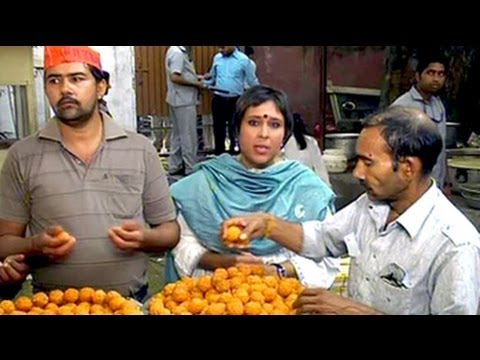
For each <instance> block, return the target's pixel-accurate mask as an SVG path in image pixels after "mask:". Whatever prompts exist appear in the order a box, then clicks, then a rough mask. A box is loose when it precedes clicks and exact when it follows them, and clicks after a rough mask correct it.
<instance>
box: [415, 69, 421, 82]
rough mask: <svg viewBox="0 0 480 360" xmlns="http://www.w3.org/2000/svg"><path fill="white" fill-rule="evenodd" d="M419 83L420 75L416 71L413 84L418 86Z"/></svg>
mask: <svg viewBox="0 0 480 360" xmlns="http://www.w3.org/2000/svg"><path fill="white" fill-rule="evenodd" d="M419 82H420V73H419V72H418V71H417V72H415V83H416V84H418V83H419Z"/></svg>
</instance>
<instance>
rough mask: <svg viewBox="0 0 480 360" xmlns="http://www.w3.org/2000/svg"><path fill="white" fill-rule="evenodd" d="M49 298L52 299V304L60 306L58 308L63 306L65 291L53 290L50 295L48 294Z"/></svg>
mask: <svg viewBox="0 0 480 360" xmlns="http://www.w3.org/2000/svg"><path fill="white" fill-rule="evenodd" d="M48 297H49V299H50V302H52V303H54V304H56V305H58V306H61V305H63V291H62V290H58V289H56V290H52V291H50V293H49V294H48Z"/></svg>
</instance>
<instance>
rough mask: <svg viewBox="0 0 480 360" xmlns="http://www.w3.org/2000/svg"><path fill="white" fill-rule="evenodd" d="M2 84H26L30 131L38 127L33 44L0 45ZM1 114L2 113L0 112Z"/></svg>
mask: <svg viewBox="0 0 480 360" xmlns="http://www.w3.org/2000/svg"><path fill="white" fill-rule="evenodd" d="M0 69H2V70H0V85H24V86H25V87H26V93H27V113H28V114H27V116H28V123H29V128H30V129H29V130H30V132H34V131H35V130H36V129H37V125H36V124H37V123H36V119H35V114H36V101H35V90H34V78H33V56H32V47H31V46H0ZM0 115H1V114H0Z"/></svg>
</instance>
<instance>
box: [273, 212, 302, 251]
mask: <svg viewBox="0 0 480 360" xmlns="http://www.w3.org/2000/svg"><path fill="white" fill-rule="evenodd" d="M266 216H267V219H266V230H265V236H266V237H268V238H270V239H272V240H275V241H276V242H277V243H279V244H280V245H283V246H284V247H286V248H287V249H289V250H292V251H293V252H295V253H297V254H299V253H300V252H301V251H302V248H303V227H302V225H301V224H295V223H291V222H286V221H284V220H281V219H279V218H277V217H275V216H273V215H267V214H266Z"/></svg>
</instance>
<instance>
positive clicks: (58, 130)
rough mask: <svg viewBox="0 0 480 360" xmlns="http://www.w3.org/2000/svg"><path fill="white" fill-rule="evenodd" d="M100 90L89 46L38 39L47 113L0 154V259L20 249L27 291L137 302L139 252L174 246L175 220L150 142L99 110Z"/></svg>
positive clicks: (142, 273) (101, 77)
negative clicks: (86, 290)
mask: <svg viewBox="0 0 480 360" xmlns="http://www.w3.org/2000/svg"><path fill="white" fill-rule="evenodd" d="M106 90H107V82H106V81H105V74H104V72H103V70H102V66H101V61H100V55H99V54H98V53H97V52H95V51H94V50H92V49H90V48H89V47H86V46H46V47H45V91H46V94H47V97H48V100H49V102H50V105H51V107H52V109H53V111H54V112H55V117H53V118H52V119H50V120H49V122H48V123H47V125H46V127H45V128H43V129H42V130H40V131H39V132H38V133H36V134H34V135H32V136H29V137H27V138H25V139H23V140H21V141H19V142H17V143H16V144H15V145H14V146H12V147H11V148H10V151H9V154H8V156H7V158H6V160H5V163H4V167H3V169H2V173H1V175H0V258H4V257H6V256H8V255H12V254H23V255H25V256H26V257H27V262H28V263H29V265H30V266H31V269H32V276H33V286H34V290H40V289H42V290H49V289H55V288H60V289H66V288H69V287H74V288H80V287H85V286H90V287H93V288H102V289H105V290H109V289H114V290H117V291H119V292H120V293H121V294H122V295H124V296H132V297H135V298H136V299H138V300H140V301H141V300H143V299H144V298H145V296H146V294H147V278H146V272H147V264H148V257H147V255H146V254H145V252H146V251H160V250H164V249H166V248H170V247H173V246H175V245H176V243H177V242H178V238H179V228H178V224H177V222H176V213H175V208H174V205H173V202H172V200H171V196H170V192H169V189H168V183H167V179H166V176H165V173H164V171H163V169H162V167H161V164H160V160H159V158H158V155H157V152H156V150H155V148H154V147H153V146H152V145H151V144H150V142H149V141H148V139H147V138H145V137H144V136H141V135H139V134H136V133H134V132H130V131H126V130H124V129H122V128H121V127H120V126H118V125H117V124H116V123H115V122H114V120H113V119H112V118H111V117H110V116H108V115H107V114H106V113H105V112H103V111H101V110H99V101H100V100H101V99H102V98H103V96H104V95H105V92H106ZM62 230H64V231H66V232H67V234H68V235H67V236H59V233H60V232H61V231H62Z"/></svg>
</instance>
